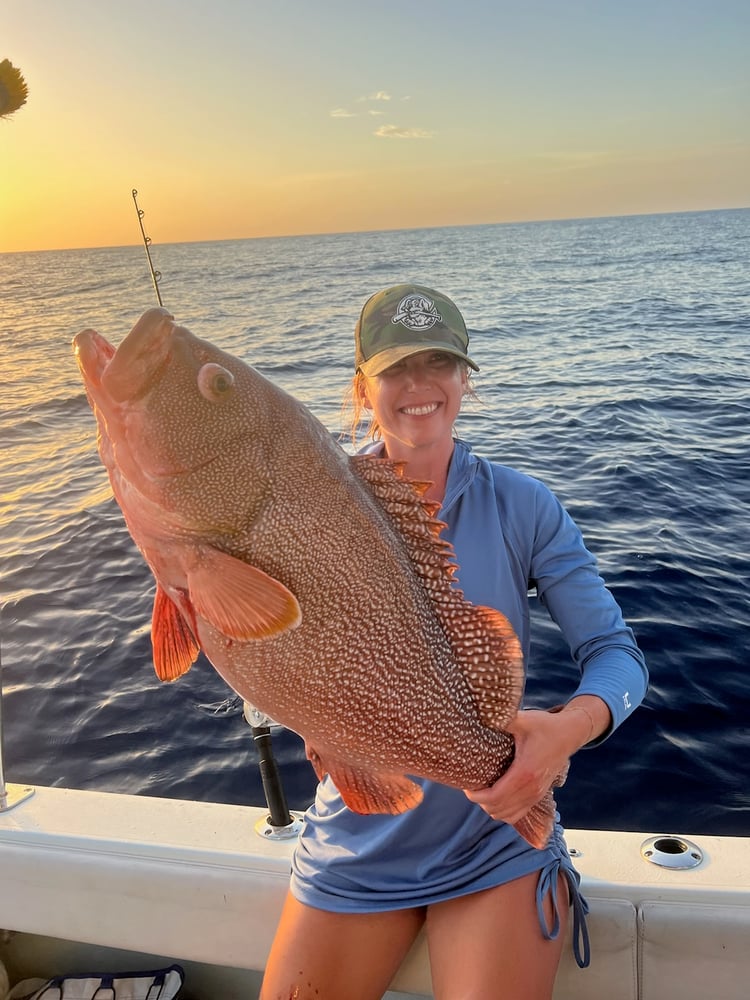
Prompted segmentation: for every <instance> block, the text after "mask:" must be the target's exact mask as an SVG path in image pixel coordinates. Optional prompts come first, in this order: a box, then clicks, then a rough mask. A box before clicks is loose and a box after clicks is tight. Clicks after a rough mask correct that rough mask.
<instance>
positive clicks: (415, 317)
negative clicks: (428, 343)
mask: <svg viewBox="0 0 750 1000" xmlns="http://www.w3.org/2000/svg"><path fill="white" fill-rule="evenodd" d="M442 320H443V317H442V316H441V315H440V313H439V312H438V311H437V308H436V307H435V303H434V302H433V301H432V299H428V298H427V297H426V296H424V295H415V294H413V293H412V294H411V295H405V296H404V297H403V299H401V301H400V302H399V304H398V306H397V307H396V313H395V315H394V317H393V319H392V320H391V323H400V324H401V325H402V326H405V327H406V329H407V330H414V331H415V332H416V333H421V332H422V331H424V330H430V329H431V328H432V327H433V326H434V325H435V324H436V323H441V322H442Z"/></svg>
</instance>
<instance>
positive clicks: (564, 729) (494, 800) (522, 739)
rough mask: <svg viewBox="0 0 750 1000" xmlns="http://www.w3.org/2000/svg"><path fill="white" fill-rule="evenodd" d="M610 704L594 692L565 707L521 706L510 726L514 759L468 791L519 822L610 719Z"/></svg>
mask: <svg viewBox="0 0 750 1000" xmlns="http://www.w3.org/2000/svg"><path fill="white" fill-rule="evenodd" d="M610 722H611V717H610V713H609V709H608V707H607V705H606V704H605V703H604V702H603V701H602V700H601V699H600V698H595V697H593V696H590V695H582V696H580V697H579V698H574V699H573V700H572V701H570V702H568V704H567V705H565V706H564V707H563V708H562V709H561V710H560V711H556V712H544V711H541V710H538V709H528V710H527V711H523V712H519V713H518V715H517V716H516V718H515V719H514V721H513V723H512V724H511V725H510V726H508V732H509V733H511V734H512V735H513V737H514V738H515V741H516V753H515V757H514V758H513V763H512V764H511V765H510V767H509V768H508V770H507V771H506V772H505V774H503V775H502V777H500V778H498V780H497V781H496V782H495V784H494V785H491V786H490V787H489V788H482V789H480V790H479V791H466V796H467V798H469V799H470V800H471V801H472V802H476V804H477V805H478V806H481V808H482V809H484V811H485V812H486V813H487V814H488V815H490V816H492V818H493V819H500V820H504V821H505V822H506V823H517V822H519V821H520V820H521V819H523V817H524V816H525V815H526V813H527V812H528V811H529V809H531V808H532V806H535V805H536V803H537V802H539V801H540V800H541V799H542V798H543V797H544V796H545V794H546V793H547V792H548V791H549V790H550V788H552V787H553V786H554V785H561V784H562V782H563V781H564V780H565V775H566V773H567V770H568V762H569V759H570V757H571V756H572V754H574V753H575V752H576V750H578V749H579V748H580V747H582V746H583V745H584V744H586V743H588V742H590V741H591V740H592V739H593V738H594V737H595V736H599V735H600V734H601V733H603V732H604V731H605V730H606V729H607V728H608V726H609V725H610Z"/></svg>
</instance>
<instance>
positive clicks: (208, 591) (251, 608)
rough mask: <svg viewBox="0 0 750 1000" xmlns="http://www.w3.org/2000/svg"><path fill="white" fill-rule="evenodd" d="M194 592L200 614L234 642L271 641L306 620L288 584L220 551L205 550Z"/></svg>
mask: <svg viewBox="0 0 750 1000" xmlns="http://www.w3.org/2000/svg"><path fill="white" fill-rule="evenodd" d="M188 593H189V595H190V601H191V603H192V605H193V607H194V608H195V611H196V614H199V615H200V616H201V618H205V619H206V621H207V622H210V624H211V625H213V626H214V628H216V629H218V630H219V632H221V633H222V634H223V635H226V636H227V637H228V638H230V639H239V640H241V641H244V640H248V639H267V638H270V637H271V636H274V635H280V634H281V633H282V632H286V630H287V629H290V628H296V627H297V625H299V623H300V622H301V621H302V612H301V611H300V606H299V604H298V603H297V598H296V597H295V596H294V594H293V593H292V592H291V591H290V590H288V589H287V588H286V587H285V586H284V584H283V583H280V582H279V581H278V580H275V579H274V578H273V577H272V576H269V575H268V574H267V573H264V572H263V571H262V570H260V569H257V568H256V567H255V566H251V565H250V564H249V563H246V562H243V561H242V560H241V559H235V557H234V556H230V555H227V553H226V552H220V551H219V550H218V549H212V548H208V547H207V548H204V549H202V550H201V552H200V557H199V559H198V561H197V562H196V564H195V566H194V567H192V568H191V570H190V571H189V572H188Z"/></svg>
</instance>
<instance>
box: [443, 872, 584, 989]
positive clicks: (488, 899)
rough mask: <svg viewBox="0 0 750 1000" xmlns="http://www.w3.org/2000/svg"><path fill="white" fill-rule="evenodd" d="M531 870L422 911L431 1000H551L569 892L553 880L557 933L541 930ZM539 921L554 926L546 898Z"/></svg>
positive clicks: (561, 882) (534, 875)
mask: <svg viewBox="0 0 750 1000" xmlns="http://www.w3.org/2000/svg"><path fill="white" fill-rule="evenodd" d="M538 879H539V873H538V872H533V873H532V874H531V875H525V876H523V877H522V878H518V879H514V880H513V881H512V882H508V883H506V884H505V885H499V886H496V887H495V888H494V889H485V890H483V891H482V892H476V893H472V894H470V895H468V896H460V897H459V898H458V899H450V900H448V901H447V902H445V903H436V904H433V905H432V906H430V907H429V909H428V911H427V919H426V928H427V942H428V945H429V949H430V963H431V966H432V983H433V989H434V993H435V1000H495V998H497V1000H500V998H502V1000H549V998H550V997H551V996H552V988H553V986H554V982H555V975H556V974H557V966H558V964H559V962H560V955H561V952H562V947H563V942H564V941H565V940H566V930H567V926H568V890H567V885H566V883H565V878H564V876H562V875H561V876H560V877H559V879H558V887H557V901H558V907H559V911H560V932H559V934H558V936H557V937H556V938H555V940H553V941H548V940H546V939H545V937H544V935H543V934H542V931H541V928H540V926H539V915H538V914H537V908H536V885H537V881H538ZM544 911H545V919H546V920H547V926H548V927H551V926H552V924H553V920H554V915H553V913H552V902H551V900H550V898H549V894H547V897H546V898H545V900H544Z"/></svg>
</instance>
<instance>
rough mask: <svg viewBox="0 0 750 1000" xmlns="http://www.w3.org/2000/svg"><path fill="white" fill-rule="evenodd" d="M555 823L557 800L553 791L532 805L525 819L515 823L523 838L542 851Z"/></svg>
mask: <svg viewBox="0 0 750 1000" xmlns="http://www.w3.org/2000/svg"><path fill="white" fill-rule="evenodd" d="M554 825H555V800H554V798H553V797H552V792H551V791H549V792H547V794H546V795H545V796H544V798H543V799H540V801H539V802H537V804H536V805H535V806H532V807H531V809H529V811H528V812H527V813H526V815H525V816H524V817H523V819H521V820H519V821H518V822H517V823H514V824H513V826H514V827H515V828H516V830H517V831H518V832H519V833H520V834H521V836H522V837H523V839H524V840H528V842H529V843H530V844H531V846H532V847H536V848H537V850H540V851H541V850H542V848H544V847H546V846H547V844H548V843H549V838H550V837H551V836H552V830H553V827H554Z"/></svg>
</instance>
